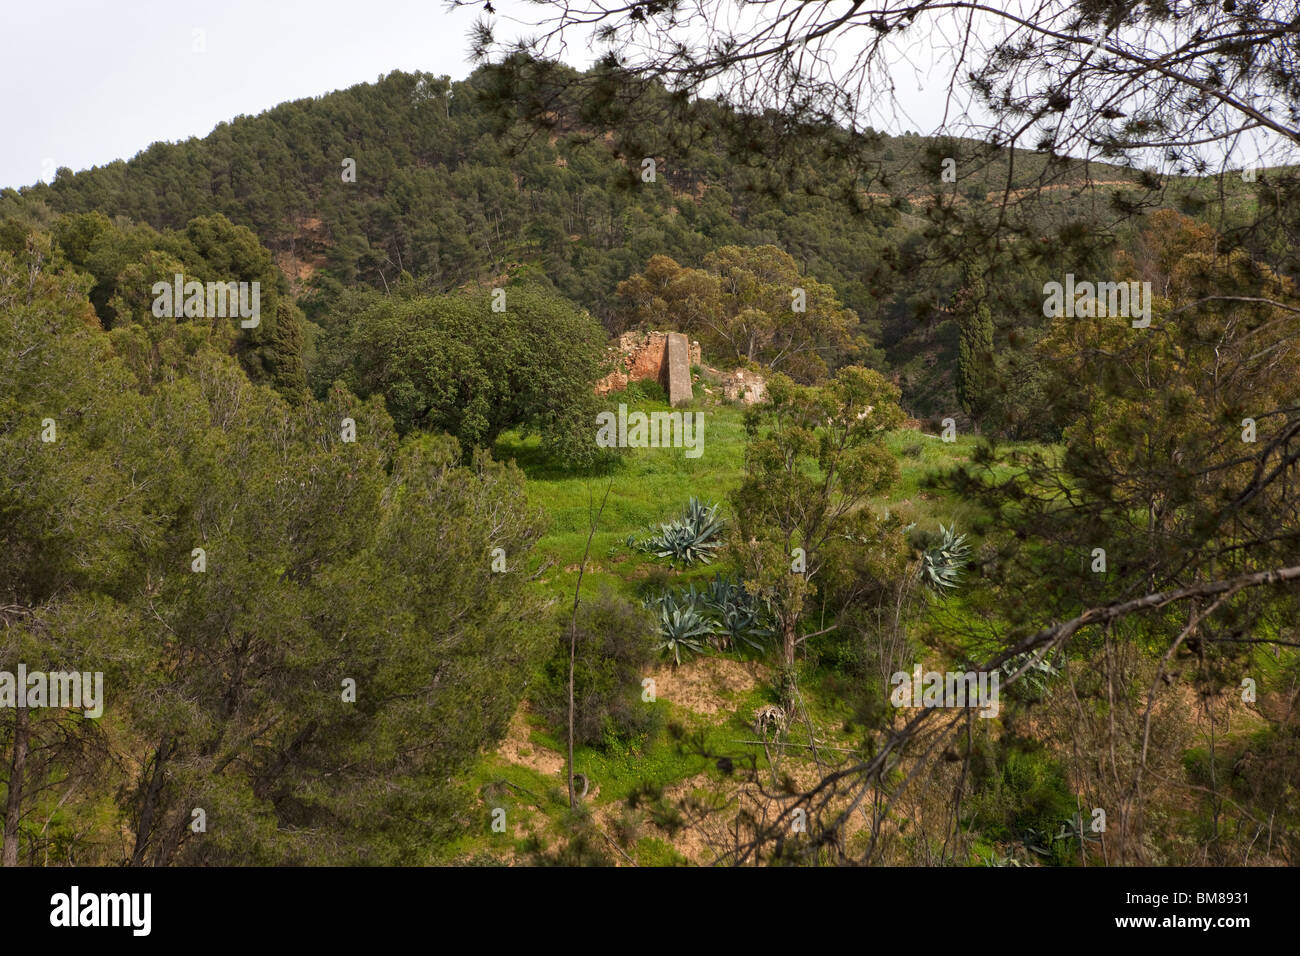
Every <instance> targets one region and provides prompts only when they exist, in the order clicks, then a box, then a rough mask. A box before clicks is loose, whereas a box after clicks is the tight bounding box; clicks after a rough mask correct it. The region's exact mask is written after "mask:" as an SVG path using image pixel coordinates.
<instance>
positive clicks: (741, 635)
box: [701, 574, 772, 651]
mask: <svg viewBox="0 0 1300 956" xmlns="http://www.w3.org/2000/svg"><path fill="white" fill-rule="evenodd" d="M701 598H702V600H703V602H704V606H705V608H706V609H707V611H708V612H709V613H710V614H711V615H712V616H713V618H714V620H715V621H716V622H717V625H718V633H719V636H720V637H721V639H722V642H723V644H724V645H731V646H733V647H734V646H737V645H739V644H745V645H747V646H748V647H750V648H752V649H754V650H756V651H761V650H763V649H764V648H765V646H766V642H767V639H768V638H769V637H771V635H772V631H771V629H770V628H767V627H765V626H764V625H763V619H764V614H763V610H764V609H763V608H761V607H759V606H758V603H757V602H756V601H755V600H754V598H753V596H752V595H751V594H750V593H749V592H748V591H746V590H745V588H744V586H743V585H740V584H737V583H736V582H735V581H733V580H732V579H731V578H727V577H723V576H722V575H720V574H718V575H714V578H713V580H712V581H710V582H709V585H708V587H707V588H705V590H704V592H703V594H702V595H701Z"/></svg>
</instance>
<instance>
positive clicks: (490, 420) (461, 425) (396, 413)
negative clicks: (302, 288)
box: [312, 285, 605, 466]
mask: <svg viewBox="0 0 1300 956" xmlns="http://www.w3.org/2000/svg"><path fill="white" fill-rule="evenodd" d="M494 292H498V293H500V292H504V295H505V298H504V302H505V309H504V311H500V312H498V311H493V309H492V302H493V293H494ZM498 301H499V300H498ZM604 339H605V337H604V333H603V332H602V331H601V329H600V326H599V325H597V324H596V322H595V321H594V320H593V319H592V318H591V317H590V316H589V315H587V314H586V313H584V312H580V311H579V310H577V309H575V308H573V307H572V306H571V305H570V304H569V303H567V302H565V301H564V300H563V299H561V298H559V297H558V296H556V295H555V294H554V293H553V292H549V291H547V290H545V289H543V288H540V287H537V286H515V285H510V286H507V287H506V288H504V289H498V290H492V289H486V288H484V289H477V290H469V291H463V292H460V293H457V294H454V295H443V296H430V295H425V294H422V293H420V292H419V291H418V290H416V289H413V288H405V287H404V288H402V289H401V290H399V292H398V293H397V294H394V295H392V296H382V295H378V294H357V295H353V296H350V297H349V298H348V299H347V301H346V302H345V303H344V305H343V306H342V307H341V309H340V311H339V313H338V314H336V315H332V316H331V317H329V319H328V320H327V321H326V324H325V334H324V335H323V337H322V340H321V342H320V343H319V345H318V349H319V351H320V353H321V361H320V362H319V364H318V367H317V368H315V369H314V370H313V376H312V379H313V387H314V390H315V391H316V393H317V394H321V393H322V391H323V389H324V388H326V387H328V384H329V383H330V382H332V381H334V380H335V378H341V379H342V380H343V381H345V382H346V383H347V384H348V385H349V386H350V387H351V388H353V389H354V390H355V391H356V392H357V394H359V395H361V396H363V397H365V396H369V395H382V396H383V397H384V399H385V402H386V404H387V406H388V409H389V411H390V412H391V414H392V416H393V420H394V422H395V423H396V425H397V428H398V430H399V432H401V433H405V432H408V431H410V430H412V429H416V428H421V429H428V430H437V431H445V432H448V433H449V434H451V435H454V436H455V437H456V438H457V439H458V440H459V441H460V442H461V444H462V445H464V446H465V447H466V448H473V447H488V446H490V445H491V444H492V443H493V442H494V441H496V439H497V436H499V435H500V434H501V432H502V431H504V430H505V429H508V428H522V429H525V430H528V431H532V432H535V433H536V434H538V435H540V436H541V437H542V439H543V441H544V442H545V443H546V446H547V449H548V450H549V451H550V452H551V453H552V454H553V455H555V456H556V457H557V458H558V459H559V460H561V461H564V462H566V463H569V464H571V465H579V466H581V465H589V464H592V463H594V462H595V461H596V460H597V458H598V453H599V449H598V448H597V446H596V443H595V438H594V435H595V425H594V423H595V418H596V409H597V405H598V401H597V399H596V397H595V395H594V394H593V392H592V386H593V383H594V382H595V380H596V377H597V374H598V372H599V371H600V367H601V366H600V363H601V361H602V360H603V349H604Z"/></svg>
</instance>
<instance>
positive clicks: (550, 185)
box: [0, 71, 1247, 414]
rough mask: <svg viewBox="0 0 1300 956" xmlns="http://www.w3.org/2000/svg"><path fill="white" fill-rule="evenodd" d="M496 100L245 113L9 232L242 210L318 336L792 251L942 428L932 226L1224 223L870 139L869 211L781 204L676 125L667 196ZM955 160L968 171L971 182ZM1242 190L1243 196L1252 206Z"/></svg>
mask: <svg viewBox="0 0 1300 956" xmlns="http://www.w3.org/2000/svg"><path fill="white" fill-rule="evenodd" d="M489 91H490V85H489V82H488V78H487V77H485V75H484V74H483V72H482V71H480V72H479V73H476V74H474V75H473V76H471V77H470V78H469V79H468V80H466V81H464V82H462V83H452V82H450V81H449V80H448V79H447V78H446V77H436V76H433V75H430V74H406V73H400V72H394V73H391V74H389V75H388V76H386V77H383V78H381V80H380V81H378V82H377V83H373V84H361V85H358V86H355V87H352V88H350V89H347V90H343V91H339V92H336V93H330V94H327V95H324V96H320V97H316V98H313V99H306V100H298V101H294V102H290V103H284V104H282V105H280V106H278V107H276V108H274V109H272V110H268V111H267V112H265V113H262V114H259V115H257V116H252V117H238V118H235V119H234V120H232V121H231V122H229V123H223V124H221V125H219V126H218V127H217V128H216V129H215V130H213V132H212V133H210V134H209V135H208V136H206V137H204V138H202V139H191V140H187V141H185V142H183V143H175V144H166V143H156V144H154V145H153V146H151V147H149V148H148V149H147V150H144V151H143V152H141V153H140V154H139V155H137V156H136V157H134V158H132V159H130V160H123V161H117V162H114V163H110V164H108V165H107V166H104V167H96V168H94V169H91V170H87V171H84V172H81V173H77V174H69V172H68V171H61V172H60V174H59V175H58V177H57V178H56V179H55V181H54V182H53V183H52V184H50V185H45V184H38V185H36V186H34V187H30V188H26V189H23V190H21V191H20V192H14V191H13V190H6V191H5V192H4V193H3V194H0V217H3V216H6V215H14V214H15V213H19V211H20V210H21V211H22V212H21V213H20V214H21V215H23V216H24V217H27V218H31V217H35V218H36V219H37V220H39V219H40V218H41V216H42V214H41V213H40V212H39V210H40V208H42V206H43V207H46V208H48V210H50V211H51V212H54V213H60V214H68V213H84V212H90V211H98V212H102V213H104V214H106V215H108V216H110V217H117V216H124V217H127V218H129V219H130V220H133V221H135V222H138V223H146V224H148V225H150V226H152V227H154V228H155V229H160V230H183V229H184V228H186V226H187V224H188V223H189V222H190V221H191V220H193V219H194V218H196V217H202V216H210V215H214V214H221V215H224V216H226V217H227V218H228V219H229V220H230V221H231V222H233V223H235V224H236V225H243V226H247V227H249V228H250V229H252V230H253V231H254V233H255V234H256V235H257V237H258V239H259V240H260V241H261V243H262V244H263V245H265V246H266V247H267V248H268V249H269V250H271V252H272V254H273V256H274V260H275V263H276V265H277V266H278V267H279V269H280V271H281V272H282V273H283V274H284V275H285V276H286V277H287V278H288V280H289V286H290V288H291V289H292V291H293V293H294V295H295V298H296V299H297V300H298V303H299V304H300V305H301V306H302V307H303V309H304V311H305V313H306V316H307V318H308V319H310V320H313V321H320V320H321V319H322V318H323V317H324V316H326V315H327V314H328V313H329V311H330V309H331V308H332V304H333V303H334V302H335V301H336V299H337V297H338V295H339V294H340V293H341V291H342V290H343V289H345V288H350V287H355V286H357V285H358V284H360V285H364V286H367V287H370V288H374V289H378V290H383V289H387V288H389V287H390V286H391V285H392V284H394V283H395V282H397V281H399V280H400V278H401V277H402V276H403V275H408V276H411V277H414V278H415V279H416V280H418V281H420V282H421V283H424V284H426V285H427V286H428V287H431V288H433V289H437V290H444V291H445V290H449V289H453V288H456V287H458V286H460V285H462V284H464V283H466V282H471V281H484V280H492V279H494V277H498V276H501V275H503V274H505V273H506V272H508V271H511V270H513V269H517V268H518V267H519V266H520V265H521V264H528V265H531V266H532V267H534V268H535V269H536V270H537V273H538V274H540V275H541V276H544V277H545V278H546V280H547V281H549V282H550V283H552V284H553V285H554V286H555V288H556V289H557V290H558V291H559V292H560V293H561V294H562V295H564V296H565V297H566V298H568V299H570V300H571V301H573V302H575V303H577V304H578V305H580V306H582V307H584V308H586V309H588V310H590V311H591V312H592V313H593V314H595V315H596V316H597V317H598V318H599V319H601V320H602V321H603V322H604V323H605V324H606V326H607V328H611V329H614V328H615V326H616V324H617V321H618V320H617V317H616V306H617V301H616V297H615V288H616V286H617V284H618V283H619V282H620V281H621V280H623V279H625V278H627V277H628V276H630V275H632V274H633V273H634V272H636V271H638V270H640V269H642V268H643V267H644V266H645V264H646V262H647V260H648V259H649V258H650V257H651V256H652V255H666V256H669V257H672V258H674V259H675V260H677V261H679V262H682V263H683V264H690V265H696V264H698V262H699V261H700V259H701V258H702V257H703V256H704V255H705V254H706V253H707V252H709V251H710V250H712V249H715V248H717V247H719V246H722V245H727V244H736V245H742V246H757V245H761V244H765V243H771V244H774V245H776V246H778V247H780V248H782V249H784V250H785V251H786V252H788V253H790V254H791V255H792V256H793V257H794V258H795V260H796V262H797V263H798V264H799V267H800V269H801V270H802V271H803V272H804V273H806V274H807V275H809V276H812V277H815V278H817V279H819V280H821V281H823V282H826V283H829V284H830V285H831V286H832V287H833V288H834V289H835V290H836V292H837V293H838V295H839V297H840V299H841V300H842V301H843V302H844V304H845V305H846V306H847V307H848V308H850V309H852V310H854V312H855V313H856V314H857V316H858V317H859V320H860V322H861V329H862V331H863V333H864V334H865V335H866V336H867V338H868V340H870V341H871V342H873V343H874V344H875V345H876V346H877V348H878V351H877V352H875V353H874V357H873V358H872V359H871V361H872V362H873V363H874V364H876V365H877V366H878V367H881V368H885V369H893V370H903V369H907V370H908V371H906V372H905V373H904V375H903V378H902V380H901V382H902V385H903V388H904V396H905V401H906V402H908V403H909V405H910V406H911V407H912V408H913V410H914V411H916V412H918V413H922V414H938V413H940V412H942V411H945V410H949V409H951V408H952V407H953V400H952V392H951V388H952V383H951V381H950V380H949V379H948V378H947V377H946V376H945V375H944V374H943V371H942V369H943V368H946V367H949V366H951V364H952V359H953V356H954V354H955V352H954V350H955V343H956V339H955V335H954V334H953V330H952V327H951V326H945V324H944V322H945V320H946V319H947V318H948V315H949V312H948V310H949V307H950V299H951V296H952V295H953V293H954V291H955V283H956V277H955V273H954V272H953V270H952V269H951V267H950V266H947V265H945V264H944V262H943V261H942V259H939V260H935V259H934V257H933V254H932V253H927V252H926V248H927V246H928V244H929V243H931V242H932V241H933V238H934V236H935V235H936V229H939V230H941V231H942V230H946V229H950V228H951V226H949V225H945V224H944V223H945V220H944V217H943V216H942V215H935V214H932V213H929V212H927V211H926V207H927V206H929V205H932V204H933V203H934V201H935V200H936V199H938V200H939V201H940V202H942V203H944V204H952V205H953V206H954V207H955V208H958V209H961V210H962V211H963V212H964V213H965V214H972V209H973V208H976V207H978V206H979V205H981V204H982V203H984V202H985V201H988V200H1000V199H1002V198H1003V195H1004V191H1005V189H1006V188H1007V187H1008V185H1009V186H1010V188H1011V190H1012V192H1011V195H1012V196H1015V195H1017V194H1018V192H1019V193H1023V194H1025V195H1026V196H1027V195H1028V194H1029V192H1031V191H1032V192H1033V194H1034V195H1035V197H1038V198H1041V199H1042V200H1044V201H1042V202H1038V203H1036V204H1035V206H1034V209H1033V216H1034V221H1037V222H1041V223H1042V228H1043V229H1045V230H1048V229H1057V228H1059V227H1060V226H1061V224H1063V223H1069V222H1071V221H1077V220H1085V221H1089V222H1094V223H1098V224H1101V225H1105V224H1106V223H1109V222H1110V221H1111V219H1112V218H1113V217H1112V215H1111V207H1112V205H1113V203H1114V194H1116V193H1117V192H1120V193H1126V194H1129V195H1130V197H1131V201H1134V202H1139V201H1140V202H1143V203H1145V204H1146V205H1147V206H1148V208H1159V207H1160V206H1162V205H1165V206H1174V207H1178V208H1184V211H1189V212H1191V213H1193V214H1196V215H1205V216H1214V215H1217V212H1216V210H1217V209H1218V207H1216V206H1214V204H1213V203H1212V202H1211V203H1207V202H1206V200H1207V199H1210V198H1212V197H1211V195H1210V193H1211V192H1212V190H1207V189H1206V188H1205V187H1204V186H1201V185H1200V184H1199V183H1198V181H1195V180H1187V181H1186V182H1181V181H1178V180H1170V181H1167V182H1165V183H1163V184H1160V187H1159V189H1157V190H1155V191H1154V192H1153V191H1149V190H1147V189H1144V188H1139V186H1138V184H1137V180H1138V178H1139V177H1137V176H1136V175H1135V174H1133V173H1131V172H1130V171H1127V170H1123V169H1120V168H1117V167H1110V166H1106V165H1104V164H1092V165H1085V164H1081V163H1072V162H1064V163H1056V162H1049V160H1048V157H1046V155H1045V154H1041V153H1037V152H1034V151H1027V150H1016V151H1015V152H1014V155H1013V154H1012V152H1011V151H1008V150H992V151H990V150H989V149H987V148H986V147H984V146H983V145H982V144H978V143H975V142H972V141H964V140H947V139H930V138H924V137H919V136H916V135H914V134H912V135H907V136H900V137H890V136H886V135H883V134H872V136H871V137H870V138H869V140H870V142H869V147H868V149H869V154H870V155H871V156H872V157H874V159H873V161H872V163H871V164H870V168H869V169H868V171H867V174H866V175H865V177H864V178H863V179H861V181H860V182H861V185H860V190H861V196H862V199H863V203H862V206H861V209H862V211H861V212H858V213H846V211H845V206H844V204H843V203H842V202H839V201H838V199H837V198H836V197H834V196H822V195H816V194H815V193H816V190H815V189H812V190H800V191H793V192H777V191H774V190H773V188H772V183H771V182H770V181H769V179H768V178H767V177H765V175H764V173H763V171H762V170H756V169H752V168H748V167H745V166H743V165H739V164H736V163H734V162H733V161H731V159H730V158H729V155H728V154H727V151H726V148H725V147H724V146H723V144H722V142H721V140H720V139H719V138H718V136H717V135H714V134H707V133H705V134H700V133H698V132H697V131H696V132H694V133H693V135H691V136H689V137H683V138H682V140H683V141H682V144H681V145H680V146H679V147H674V146H673V141H674V133H673V131H671V130H668V131H660V130H654V131H646V130H640V131H637V137H639V138H641V139H646V140H648V141H651V142H657V143H659V144H660V148H661V149H662V151H661V152H656V153H655V159H656V175H655V179H654V181H653V182H643V181H642V176H641V175H640V174H641V170H642V162H641V158H640V157H639V156H630V155H627V153H626V152H625V149H626V148H628V147H627V144H625V143H623V142H622V141H621V140H620V139H617V138H616V137H615V136H614V135H612V134H603V135H596V134H595V133H594V132H593V131H592V130H591V129H589V128H586V127H584V126H583V125H582V123H581V119H580V117H578V116H576V115H575V116H570V117H559V118H557V120H556V122H555V124H554V128H553V129H552V130H551V132H550V133H549V134H548V135H545V136H542V135H536V134H534V135H526V131H524V132H519V131H518V128H517V127H516V128H514V129H515V130H516V132H512V133H511V134H510V135H507V136H503V135H502V128H503V127H502V125H501V121H500V119H499V118H498V116H497V115H496V114H495V113H494V112H493V111H492V109H491V100H490V97H489V95H488V94H489ZM575 110H576V107H575ZM506 128H507V129H510V127H508V126H507V127H506ZM674 150H675V151H674ZM944 157H955V160H954V161H955V162H959V163H960V165H959V166H957V167H954V168H955V169H956V172H955V173H954V176H953V178H954V181H953V182H952V183H948V182H946V180H945V178H944V170H943V161H944ZM809 172H811V168H809ZM1008 175H1010V177H1011V183H1010V184H1008V183H1007V182H1006V179H1007V177H1008ZM808 179H809V182H810V183H811V184H814V185H815V183H816V176H815V175H810V176H809V177H808ZM1227 186H1228V194H1229V196H1230V197H1231V196H1241V197H1245V196H1246V195H1247V192H1246V190H1245V189H1244V187H1242V186H1241V184H1236V185H1235V186H1234V185H1233V184H1232V183H1228V184H1227ZM1031 187H1032V190H1031ZM1017 191H1018V192H1017ZM1197 197H1199V198H1197ZM1240 201H1241V202H1244V201H1245V200H1244V198H1243V199H1242V200H1240ZM1234 203H1238V205H1239V201H1238V200H1234ZM45 215H48V214H45ZM996 294H997V295H998V296H999V308H998V309H997V310H996V311H997V312H998V318H997V322H998V324H999V326H1000V327H1003V328H1005V327H1006V326H1009V325H1013V324H1016V320H1013V318H1012V316H1013V315H1014V314H1015V313H1021V314H1022V320H1021V321H1023V316H1024V314H1026V313H1029V314H1030V315H1032V309H1033V306H1034V297H1035V296H1036V295H1037V294H1038V293H1037V290H1036V289H1035V288H1034V287H1033V286H1032V285H1027V286H1023V287H1007V288H1005V289H1003V288H1000V287H999V288H998V289H997V290H996ZM1029 321H1031V323H1032V318H1031V319H1030V320H1029Z"/></svg>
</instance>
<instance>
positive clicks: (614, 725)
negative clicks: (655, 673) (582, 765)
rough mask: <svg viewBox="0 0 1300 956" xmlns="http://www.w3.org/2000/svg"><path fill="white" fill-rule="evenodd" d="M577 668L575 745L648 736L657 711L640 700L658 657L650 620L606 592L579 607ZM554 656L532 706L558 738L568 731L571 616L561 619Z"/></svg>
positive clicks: (574, 721)
mask: <svg viewBox="0 0 1300 956" xmlns="http://www.w3.org/2000/svg"><path fill="white" fill-rule="evenodd" d="M577 629H578V632H577V647H576V651H575V655H574V670H573V702H574V714H573V734H574V742H575V743H577V744H582V745H585V746H590V747H601V748H602V749H603V748H604V745H605V743H606V741H607V740H632V739H636V738H638V737H644V736H647V735H648V734H649V733H650V732H651V731H652V730H653V729H654V728H655V725H656V721H657V719H658V713H659V712H658V710H657V709H656V708H654V707H652V706H651V705H649V704H646V703H644V702H643V701H642V700H641V679H642V677H644V676H645V674H646V672H647V671H648V670H649V669H650V668H651V666H653V664H654V662H655V658H656V639H655V628H654V625H653V623H652V622H651V619H650V616H649V615H648V614H647V613H646V612H645V611H643V610H642V609H640V608H638V607H637V606H636V605H634V604H631V603H629V602H627V601H625V600H623V599H621V598H619V597H617V596H615V595H612V594H608V593H604V594H602V595H601V596H600V597H599V598H597V599H596V600H595V601H592V602H589V603H584V604H582V605H580V606H579V608H578V618H577ZM559 631H560V635H559V639H558V640H557V642H556V647H555V651H554V653H552V654H551V656H550V658H549V659H548V660H547V661H546V664H545V666H544V668H543V671H542V677H541V682H540V684H539V686H538V688H537V691H536V692H535V694H534V697H533V702H534V704H535V705H536V706H537V710H538V713H540V714H541V716H542V717H543V719H545V720H546V722H547V723H548V724H549V725H550V726H551V728H552V729H553V730H554V732H555V734H556V736H558V737H560V738H561V739H565V738H567V736H568V727H569V616H568V614H565V615H563V623H562V625H561V626H560V628H559Z"/></svg>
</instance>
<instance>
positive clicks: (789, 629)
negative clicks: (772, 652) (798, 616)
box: [781, 621, 798, 667]
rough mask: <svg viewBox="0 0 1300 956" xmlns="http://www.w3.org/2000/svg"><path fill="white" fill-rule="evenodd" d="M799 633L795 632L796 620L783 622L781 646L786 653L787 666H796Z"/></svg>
mask: <svg viewBox="0 0 1300 956" xmlns="http://www.w3.org/2000/svg"><path fill="white" fill-rule="evenodd" d="M797 638H798V635H797V634H796V633H795V626H794V621H784V622H782V624H781V647H782V650H783V651H784V654H785V666H786V667H794V648H795V643H796V640H797Z"/></svg>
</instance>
